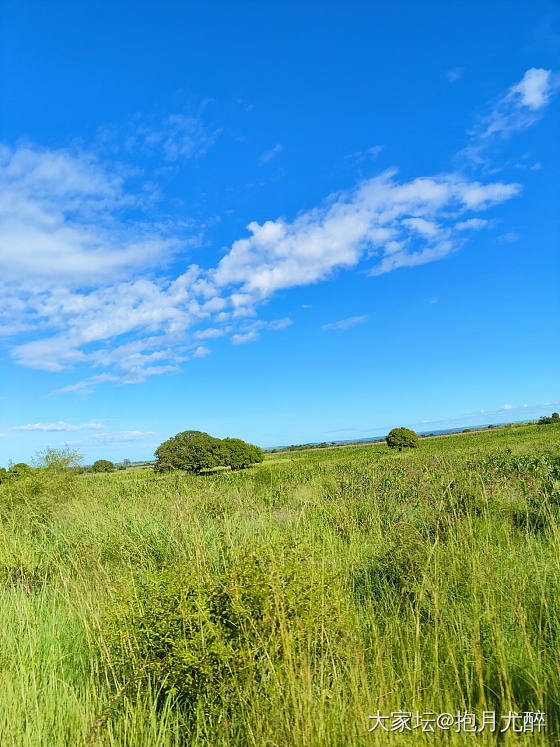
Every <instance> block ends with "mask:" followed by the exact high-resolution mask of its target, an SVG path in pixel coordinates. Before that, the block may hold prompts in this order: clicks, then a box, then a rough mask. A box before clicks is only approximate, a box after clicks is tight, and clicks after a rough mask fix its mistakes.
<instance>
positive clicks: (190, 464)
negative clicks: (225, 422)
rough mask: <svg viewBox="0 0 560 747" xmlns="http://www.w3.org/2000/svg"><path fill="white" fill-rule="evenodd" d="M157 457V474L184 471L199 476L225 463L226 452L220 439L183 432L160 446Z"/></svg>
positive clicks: (199, 432) (205, 434)
mask: <svg viewBox="0 0 560 747" xmlns="http://www.w3.org/2000/svg"><path fill="white" fill-rule="evenodd" d="M155 455H156V457H157V462H156V465H155V467H154V469H155V471H156V472H168V471H169V470H173V469H182V470H185V471H186V472H194V473H195V474H198V473H200V472H202V470H204V469H212V468H213V467H219V466H220V465H223V464H224V462H225V450H224V447H223V445H222V442H221V441H220V439H219V438H214V437H213V436H209V435H208V433H203V432H202V431H182V432H181V433H177V435H175V436H173V437H172V438H168V439H167V441H164V442H163V443H162V444H160V445H159V446H158V447H157V449H156V451H155Z"/></svg>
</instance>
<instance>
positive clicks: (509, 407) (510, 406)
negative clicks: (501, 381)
mask: <svg viewBox="0 0 560 747" xmlns="http://www.w3.org/2000/svg"><path fill="white" fill-rule="evenodd" d="M512 407H513V405H504V406H503V408H502V409H504V410H511V408H512Z"/></svg>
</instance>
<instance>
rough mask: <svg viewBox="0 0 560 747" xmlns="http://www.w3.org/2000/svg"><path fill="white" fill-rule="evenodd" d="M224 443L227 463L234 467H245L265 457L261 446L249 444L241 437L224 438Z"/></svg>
mask: <svg viewBox="0 0 560 747" xmlns="http://www.w3.org/2000/svg"><path fill="white" fill-rule="evenodd" d="M222 444H223V445H224V449H225V454H224V456H225V464H226V465H229V466H230V467H231V468H232V469H245V468H246V467H250V466H251V464H256V463H257V462H262V461H263V459H264V453H263V450H262V449H261V448H260V447H259V446H253V444H248V443H246V442H245V441H242V440H241V439H240V438H224V440H223V441H222Z"/></svg>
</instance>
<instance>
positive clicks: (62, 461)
mask: <svg viewBox="0 0 560 747" xmlns="http://www.w3.org/2000/svg"><path fill="white" fill-rule="evenodd" d="M81 461H82V456H81V455H80V454H78V452H77V451H73V450H72V449H70V448H68V447H67V446H65V447H64V448H62V449H53V448H51V447H50V446H49V447H47V448H46V449H45V450H44V451H40V452H39V453H38V454H37V457H36V459H35V461H34V464H35V466H36V467H39V468H43V469H48V470H50V471H51V472H63V471H64V470H67V469H73V470H74V471H77V468H79V467H80V463H81Z"/></svg>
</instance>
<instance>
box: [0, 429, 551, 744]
mask: <svg viewBox="0 0 560 747" xmlns="http://www.w3.org/2000/svg"><path fill="white" fill-rule="evenodd" d="M0 517H1V523H0V532H1V537H0V590H1V592H0V663H1V666H0V745H2V747H8V746H11V745H25V746H26V747H27V746H29V745H33V746H35V745H41V746H43V745H44V747H63V746H64V747H67V745H86V744H87V745H130V747H142V746H146V747H147V746H148V745H150V746H152V745H161V746H162V747H163V745H181V744H188V745H255V746H259V747H260V746H261V745H271V746H272V745H310V746H313V747H314V746H315V745H317V746H322V745H377V744H390V745H401V744H411V743H418V744H424V743H426V744H427V743H430V744H433V743H434V739H437V738H439V739H440V740H443V741H445V742H446V743H448V744H466V743H471V742H477V743H479V744H494V743H496V742H498V741H499V742H500V744H504V745H509V744H518V743H526V742H527V743H530V744H535V745H537V744H543V745H544V744H554V743H558V741H559V734H560V653H559V650H560V541H559V540H560V532H559V529H560V520H559V519H560V428H559V427H557V426H554V425H552V426H540V427H539V426H523V427H516V428H513V427H511V428H506V429H499V430H495V431H489V432H484V433H471V434H464V435H463V434H461V435H458V436H453V437H447V438H434V439H430V440H423V441H422V442H421V444H420V448H419V449H418V450H416V451H409V452H403V453H398V452H397V453H393V452H390V451H389V449H387V447H386V446H385V445H380V444H377V445H368V446H352V447H346V448H341V449H328V450H324V451H322V450H316V451H309V452H301V453H288V454H274V455H271V456H270V457H267V459H266V460H265V462H264V463H263V464H262V465H259V466H258V467H255V468H252V469H251V470H247V471H243V472H237V473H233V472H228V471H221V472H218V473H215V474H209V475H206V476H204V475H203V476H199V477H195V476H190V475H187V474H177V473H175V474H168V475H154V474H153V472H152V471H151V470H130V471H126V472H116V473H113V474H108V475H83V476H78V475H71V474H67V473H56V472H53V473H52V474H50V473H48V472H46V471H45V472H42V473H37V474H35V475H33V476H32V477H31V478H26V479H22V480H19V481H14V482H13V483H10V484H6V485H3V486H2V487H0ZM417 710H418V711H420V713H421V714H422V713H425V712H429V711H433V712H435V713H436V714H438V713H442V712H450V713H452V714H456V713H457V711H469V712H475V713H476V714H478V715H480V714H481V712H482V711H496V712H497V713H498V714H507V713H508V712H509V711H517V712H520V713H523V712H526V711H531V712H535V711H544V712H546V714H547V726H546V732H545V733H544V734H543V733H541V734H540V735H539V734H537V733H535V734H532V735H531V734H529V735H523V734H516V733H514V732H513V731H512V730H511V729H510V730H508V731H506V732H504V733H502V734H499V735H498V734H497V733H496V734H492V733H490V732H489V731H484V732H481V733H479V734H477V735H467V734H465V733H456V731H455V727H453V728H452V729H450V730H447V731H439V732H438V734H436V736H435V737H434V734H430V733H422V732H421V730H420V729H416V730H415V731H413V732H410V731H405V732H404V733H399V732H397V731H394V732H390V733H386V732H384V731H383V730H382V729H381V728H378V729H377V730H376V731H374V732H372V733H369V732H368V728H370V726H371V725H372V723H373V722H372V721H370V720H368V716H371V715H373V714H376V713H377V712H378V711H379V712H380V713H381V714H382V715H390V714H391V713H392V712H397V711H411V712H415V711H417ZM385 723H386V725H387V726H389V727H390V725H391V721H390V720H389V721H387V722H385ZM502 724H503V722H502ZM502 724H500V725H499V726H498V728H501V726H502Z"/></svg>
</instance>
